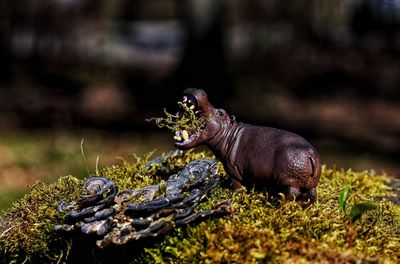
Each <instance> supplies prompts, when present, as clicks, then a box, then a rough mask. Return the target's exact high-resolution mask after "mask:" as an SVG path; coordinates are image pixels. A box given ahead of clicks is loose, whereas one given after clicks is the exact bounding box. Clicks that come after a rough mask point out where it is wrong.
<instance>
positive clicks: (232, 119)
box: [231, 115, 236, 123]
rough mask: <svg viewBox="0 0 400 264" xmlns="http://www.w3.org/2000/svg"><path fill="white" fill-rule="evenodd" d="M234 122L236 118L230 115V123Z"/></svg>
mask: <svg viewBox="0 0 400 264" xmlns="http://www.w3.org/2000/svg"><path fill="white" fill-rule="evenodd" d="M235 120H236V116H234V115H231V123H233V122H235Z"/></svg>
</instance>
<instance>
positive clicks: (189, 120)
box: [146, 102, 207, 132]
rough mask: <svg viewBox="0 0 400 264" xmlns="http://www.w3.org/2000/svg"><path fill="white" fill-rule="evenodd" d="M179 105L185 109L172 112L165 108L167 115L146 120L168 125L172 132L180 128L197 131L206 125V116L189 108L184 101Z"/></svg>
mask: <svg viewBox="0 0 400 264" xmlns="http://www.w3.org/2000/svg"><path fill="white" fill-rule="evenodd" d="M178 105H179V107H180V108H181V109H182V110H183V111H180V112H177V113H176V114H171V113H169V112H168V111H167V110H166V109H164V115H165V117H155V118H150V119H147V120H146V121H148V122H155V123H156V125H157V126H158V127H160V128H163V127H166V128H168V129H169V130H171V131H172V132H175V131H178V130H188V131H192V132H195V131H196V130H197V129H201V128H202V127H203V126H204V125H205V123H206V120H207V119H206V117H204V116H201V117H198V115H197V114H196V112H195V110H194V109H191V108H188V107H187V106H186V105H185V104H183V103H182V102H178Z"/></svg>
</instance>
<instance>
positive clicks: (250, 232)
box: [0, 151, 400, 263]
mask: <svg viewBox="0 0 400 264" xmlns="http://www.w3.org/2000/svg"><path fill="white" fill-rule="evenodd" d="M210 155H211V154H209V153H207V152H192V151H191V152H187V153H186V154H185V155H184V156H183V157H176V158H173V159H171V160H170V163H169V164H170V165H171V170H178V169H181V168H182V167H183V166H184V165H185V164H187V163H188V162H190V161H191V160H194V159H198V158H204V157H208V156H210ZM147 159H148V155H146V156H144V157H138V158H134V159H133V160H130V161H128V160H121V162H120V164H118V165H113V166H109V167H107V168H104V169H103V170H101V171H100V174H101V175H103V176H106V177H109V178H111V179H113V180H115V181H116V183H117V184H118V186H119V187H120V190H124V189H127V188H141V187H143V186H146V185H150V184H154V183H156V182H159V181H161V180H162V176H160V175H155V173H154V171H147V170H146V162H147ZM220 172H221V174H224V172H223V169H222V167H220ZM225 179H226V177H225ZM389 181H390V179H389V178H388V177H387V176H385V175H374V173H371V172H367V171H365V172H353V171H351V170H348V171H343V170H335V169H328V168H325V167H324V168H323V172H322V176H321V181H320V184H319V186H318V201H317V202H316V203H315V204H313V205H311V206H310V207H308V208H306V209H303V208H301V207H299V206H298V205H297V204H295V203H294V202H287V203H285V204H284V205H282V206H281V207H279V208H275V207H272V206H271V205H270V204H269V203H268V201H267V196H266V195H265V194H262V193H258V192H254V191H252V190H245V189H242V190H239V191H236V192H232V191H230V190H229V189H228V188H217V189H216V190H214V191H213V192H212V194H211V196H210V197H208V200H207V201H206V203H205V204H204V207H212V205H213V204H214V203H216V202H217V201H219V200H221V199H230V200H231V203H232V207H231V211H232V214H231V215H228V216H226V217H223V218H214V219H208V220H206V221H204V222H201V223H197V224H192V225H190V226H187V227H182V228H178V229H176V230H175V231H173V232H171V233H170V234H168V235H166V236H164V237H160V238H156V239H152V240H148V241H140V243H130V244H128V245H126V246H123V247H111V248H108V249H106V250H100V249H97V248H96V247H95V242H94V241H95V240H96V238H95V237H84V236H83V235H81V234H79V233H74V234H72V235H69V236H60V235H59V234H56V233H55V232H54V231H53V226H54V225H55V224H57V223H60V222H61V221H62V215H60V214H58V213H57V212H56V211H55V206H56V205H57V204H58V203H59V202H60V201H61V200H64V201H67V202H68V201H71V200H74V199H76V198H77V197H78V196H79V195H80V193H81V186H82V183H83V181H82V180H78V179H76V178H75V177H73V176H68V177H63V178H60V179H59V180H58V181H57V182H55V183H53V184H42V183H38V184H36V185H34V186H33V187H32V190H31V192H30V193H29V194H27V195H26V196H25V197H23V198H22V199H20V200H19V201H17V202H16V203H15V204H14V206H13V207H12V208H11V209H10V210H8V211H7V212H6V214H5V216H4V217H3V218H2V219H1V221H0V262H1V263H13V262H14V263H22V262H26V263H57V262H59V263H62V262H69V263H72V262H76V261H79V262H80V263H84V262H85V263H87V262H89V263H90V262H93V263H107V262H112V261H113V262H115V261H116V260H118V261H119V262H122V261H123V262H125V263H132V262H139V263H140V262H145V263H146V262H149V263H154V262H157V263H163V262H165V263H196V262H200V263H220V262H224V263H225V262H232V263H265V262H276V263H281V262H285V263H303V262H309V261H313V262H335V263H348V262H352V261H355V262H357V261H361V262H363V261H365V262H367V261H376V262H380V263H397V261H398V260H399V258H400V208H399V206H397V205H394V204H392V203H391V202H388V201H386V199H387V198H389V197H392V196H394V195H395V193H396V190H393V189H391V188H390V187H389V186H388V185H387V183H388V182H389ZM346 185H350V186H351V194H350V198H349V207H350V206H351V205H352V204H354V203H358V202H363V201H366V200H372V199H373V200H375V201H376V204H377V206H378V209H377V210H374V211H369V212H367V213H366V214H364V215H363V216H362V218H361V219H360V221H359V222H358V223H356V224H355V225H354V227H351V226H350V224H349V221H347V220H346V219H345V217H344V216H343V214H342V212H341V209H340V208H339V206H338V202H337V198H338V195H339V193H340V191H341V190H342V188H343V187H344V186H346ZM349 242H351V244H352V246H351V247H349Z"/></svg>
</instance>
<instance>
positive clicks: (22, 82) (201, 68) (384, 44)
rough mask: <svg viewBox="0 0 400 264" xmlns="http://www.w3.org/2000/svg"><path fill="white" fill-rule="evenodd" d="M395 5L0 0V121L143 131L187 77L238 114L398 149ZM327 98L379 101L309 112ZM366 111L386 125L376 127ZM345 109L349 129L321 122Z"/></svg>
mask: <svg viewBox="0 0 400 264" xmlns="http://www.w3.org/2000/svg"><path fill="white" fill-rule="evenodd" d="M399 9H400V8H399V4H398V1H381V0H366V1H359V0H326V1H319V0H291V1H280V0H268V1H265V0H246V1H239V0H234V1H227V0H214V1H212V0H204V1H196V0H186V1H177V0H152V1H145V0H134V1H129V0H117V1H112V0H107V1H92V0H90V1H89V0H44V1H34V0H27V1H23V2H21V1H11V0H0V15H1V20H0V45H1V49H0V56H1V60H0V88H1V93H0V125H1V124H7V123H8V121H1V120H2V119H4V118H5V116H10V115H12V116H13V118H12V120H14V121H13V122H15V123H17V125H18V124H19V125H25V126H34V125H40V126H44V127H46V126H58V125H60V122H59V121H60V120H67V121H64V122H61V124H62V125H64V126H82V125H86V126H92V125H93V126H101V127H108V128H111V129H115V128H119V129H127V127H128V126H129V127H130V128H132V129H137V128H138V127H142V128H143V127H144V128H146V129H148V127H147V126H145V125H144V124H143V119H144V117H146V116H150V115H157V114H159V113H160V110H161V109H162V108H163V107H168V108H170V107H172V106H174V105H175V99H176V97H177V96H178V95H179V93H180V92H181V91H182V90H183V89H184V88H186V87H188V86H195V87H198V88H203V89H206V90H207V91H208V92H209V93H210V97H211V98H213V102H214V103H215V104H217V105H220V106H223V107H227V108H228V110H232V111H235V112H236V114H237V115H238V116H242V117H243V119H244V120H248V121H252V122H256V123H260V124H272V125H276V126H283V127H284V128H287V129H291V130H295V131H298V132H301V133H303V134H307V135H312V136H315V137H319V138H326V137H336V138H337V139H338V140H341V141H347V142H355V141H357V140H358V142H361V143H360V144H359V145H368V144H370V145H373V143H371V142H373V141H376V142H379V143H374V144H375V145H376V146H375V148H376V149H379V148H381V150H382V151H383V152H388V149H390V151H389V152H391V153H397V152H396V151H399V150H398V148H396V147H391V146H395V145H396V144H397V143H398V141H396V140H395V138H396V136H394V135H396V133H398V131H400V128H399V127H400V125H399V124H398V122H399V121H398V120H397V119H396V113H397V112H398V111H400V110H399V109H397V108H396V107H393V105H396V102H398V100H399V97H400V89H399V88H398V87H400V77H399V74H398V70H399V69H400V67H399V66H400V62H399V60H400V58H399V50H400V35H399V24H400V23H399V21H400V20H399V13H400V11H399ZM270 98H280V99H279V100H278V99H277V100H275V101H274V100H271V99H270ZM321 101H322V102H324V103H325V104H322V106H319V107H321V109H322V108H323V107H325V106H326V105H332V108H335V104H336V106H337V105H340V102H343V104H347V103H346V102H350V105H373V107H369V108H367V110H368V111H370V112H368V111H367V110H366V111H363V112H362V113H363V114H364V113H365V115H364V116H363V115H361V114H359V113H354V116H356V117H357V118H350V117H353V115H349V114H348V115H344V114H341V115H340V118H339V117H337V116H335V114H337V113H338V112H337V111H338V110H335V111H336V112H335V111H333V110H332V109H330V110H328V109H322V110H320V111H319V110H313V111H312V113H307V112H306V111H304V109H305V108H306V106H307V107H311V108H312V107H313V106H314V105H317V103H318V102H321ZM345 101H346V102H345ZM293 105H296V106H299V105H301V106H304V107H302V109H303V111H295V112H296V114H293V110H292V108H291V107H293ZM377 105H379V107H377ZM382 105H388V106H390V109H386V108H385V109H386V110H379V109H383V108H384V107H382ZM279 107H282V110H280V111H278V110H277V109H280V108H279ZM360 108H361V107H360ZM285 109H286V110H285ZM288 109H289V110H288ZM335 109H336V108H335ZM371 109H374V110H371ZM371 111H372V112H371ZM314 112H317V113H326V115H325V117H324V119H325V120H322V119H323V118H322V117H321V120H319V119H318V117H317V116H315V115H314V114H313V113H314ZM339 112H340V111H339ZM389 112H390V113H391V114H390V115H389V114H388V113H389ZM385 113H386V114H385ZM338 115H339V114H338ZM372 116H374V117H376V116H379V117H380V118H382V119H384V120H388V119H391V122H384V128H383V125H382V124H383V123H382V122H381V121H377V120H375V122H370V126H371V129H370V128H369V127H368V122H367V121H366V120H368V119H369V118H371V117H372ZM296 118H297V119H296ZM335 118H337V119H335ZM342 119H343V120H347V121H343V122H344V123H345V124H346V125H349V124H354V127H353V126H352V128H351V129H342V130H341V129H334V128H332V129H326V128H327V127H331V124H333V125H332V127H335V126H339V123H340V122H341V121H342ZM5 120H9V118H8V119H7V118H5ZM15 120H16V121H15ZM335 120H336V121H335ZM316 122H322V123H321V125H320V126H319V127H320V128H319V129H317V128H315V127H314V126H310V125H309V124H313V123H316ZM372 123H374V124H372ZM321 127H322V128H321ZM369 129H370V130H369ZM363 131H366V132H363ZM368 131H374V132H373V134H374V136H372V137H371V136H370V135H366V134H367V133H368ZM363 133H364V134H363ZM375 134H376V135H375ZM360 138H362V140H360ZM378 138H379V139H378ZM375 139H376V140H375ZM366 142H367V143H368V144H366ZM383 145H384V147H381V146H383ZM398 145H400V144H398Z"/></svg>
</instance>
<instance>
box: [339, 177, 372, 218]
mask: <svg viewBox="0 0 400 264" xmlns="http://www.w3.org/2000/svg"><path fill="white" fill-rule="evenodd" d="M349 194H350V186H348V185H347V186H346V187H344V188H343V190H342V191H341V192H340V194H339V199H338V202H339V207H340V208H341V209H342V211H343V214H344V215H345V216H346V217H347V218H348V219H349V220H350V221H351V222H352V223H353V224H354V223H355V222H356V221H357V220H358V219H360V217H361V216H362V215H363V214H364V213H365V212H367V211H371V210H374V209H376V205H375V204H374V203H373V202H371V201H368V202H364V203H358V204H355V205H353V207H352V208H351V209H350V212H349V213H347V212H346V203H347V200H348V198H349Z"/></svg>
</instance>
